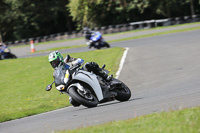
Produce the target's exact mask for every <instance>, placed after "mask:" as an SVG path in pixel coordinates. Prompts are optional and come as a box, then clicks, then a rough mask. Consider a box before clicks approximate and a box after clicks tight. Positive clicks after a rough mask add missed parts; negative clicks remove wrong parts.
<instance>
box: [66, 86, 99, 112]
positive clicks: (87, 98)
mask: <svg viewBox="0 0 200 133" xmlns="http://www.w3.org/2000/svg"><path fill="white" fill-rule="evenodd" d="M69 95H70V96H71V97H72V98H73V99H74V100H75V101H77V102H78V103H80V104H82V105H83V106H86V107H88V108H92V107H96V106H97V104H98V100H97V98H96V97H95V96H94V95H93V94H92V93H91V92H90V91H89V90H88V91H87V92H84V91H81V90H79V89H78V88H76V87H70V88H69Z"/></svg>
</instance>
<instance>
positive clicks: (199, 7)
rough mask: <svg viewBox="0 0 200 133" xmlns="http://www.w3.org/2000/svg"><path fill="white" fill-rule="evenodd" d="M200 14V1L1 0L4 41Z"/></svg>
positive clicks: (0, 35) (0, 26)
mask: <svg viewBox="0 0 200 133" xmlns="http://www.w3.org/2000/svg"><path fill="white" fill-rule="evenodd" d="M194 14H200V0H42V1H41V0H0V41H4V42H8V41H15V40H21V39H26V38H31V37H38V36H45V35H50V34H55V33H61V32H71V31H73V30H81V29H82V28H83V27H85V26H87V27H90V28H94V27H101V26H107V25H116V24H123V23H129V22H135V21H143V20H150V19H162V18H171V17H180V16H190V15H194Z"/></svg>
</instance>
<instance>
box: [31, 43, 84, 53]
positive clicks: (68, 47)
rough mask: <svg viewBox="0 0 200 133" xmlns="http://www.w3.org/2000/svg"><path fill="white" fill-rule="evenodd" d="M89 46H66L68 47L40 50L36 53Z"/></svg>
mask: <svg viewBox="0 0 200 133" xmlns="http://www.w3.org/2000/svg"><path fill="white" fill-rule="evenodd" d="M85 46H87V45H86V44H85V45H84V44H83V45H74V46H66V47H58V48H51V49H46V50H39V51H36V52H35V53H41V52H47V51H56V50H63V49H71V48H80V47H85Z"/></svg>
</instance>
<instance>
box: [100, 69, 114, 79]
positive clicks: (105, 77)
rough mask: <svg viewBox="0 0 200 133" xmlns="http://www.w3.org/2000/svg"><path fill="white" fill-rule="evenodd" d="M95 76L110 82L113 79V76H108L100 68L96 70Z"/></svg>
mask: <svg viewBox="0 0 200 133" xmlns="http://www.w3.org/2000/svg"><path fill="white" fill-rule="evenodd" d="M97 74H98V75H99V76H101V77H102V78H103V79H104V80H106V81H110V80H112V78H113V75H108V74H107V73H106V72H105V71H104V70H103V69H101V68H98V69H97Z"/></svg>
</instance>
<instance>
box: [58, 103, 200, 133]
mask: <svg viewBox="0 0 200 133" xmlns="http://www.w3.org/2000/svg"><path fill="white" fill-rule="evenodd" d="M199 125H200V107H195V108H192V109H183V110H179V111H170V112H162V113H156V114H150V115H145V116H140V117H136V118H134V119H129V120H125V121H113V122H109V123H106V124H103V125H98V126H92V127H87V128H80V129H75V130H68V131H59V133H133V132H134V133H199V132H200V126H199Z"/></svg>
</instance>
